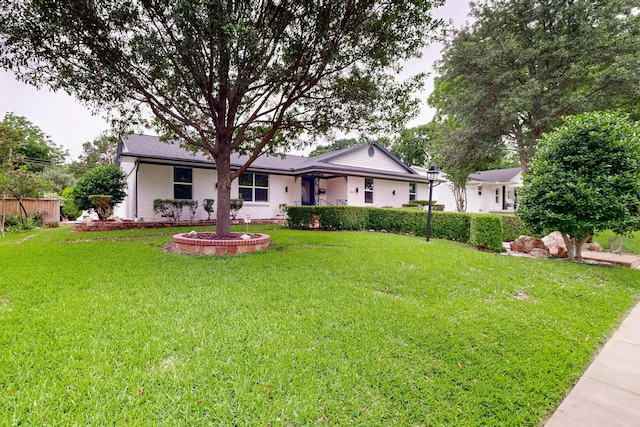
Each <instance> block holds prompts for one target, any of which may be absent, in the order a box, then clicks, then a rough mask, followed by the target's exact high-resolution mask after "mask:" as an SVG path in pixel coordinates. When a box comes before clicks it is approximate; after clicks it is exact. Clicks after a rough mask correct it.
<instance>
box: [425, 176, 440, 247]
mask: <svg viewBox="0 0 640 427" xmlns="http://www.w3.org/2000/svg"><path fill="white" fill-rule="evenodd" d="M439 172H440V171H439V170H437V169H435V168H434V167H431V168H429V170H428V171H427V179H428V180H429V208H428V211H427V242H428V241H429V238H430V237H431V200H432V199H433V183H434V182H436V181H437V182H438V184H440V181H438V173H439ZM436 185H437V184H436Z"/></svg>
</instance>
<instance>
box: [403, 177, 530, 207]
mask: <svg viewBox="0 0 640 427" xmlns="http://www.w3.org/2000/svg"><path fill="white" fill-rule="evenodd" d="M411 169H413V170H415V171H416V172H418V173H419V174H421V175H426V172H427V168H424V167H420V166H412V167H411ZM438 180H439V181H440V184H439V185H437V186H434V187H433V200H435V201H437V203H438V204H441V205H444V210H445V211H449V212H454V211H455V210H456V201H455V198H454V196H453V189H452V187H451V183H450V182H449V181H448V180H447V176H446V174H445V173H440V175H439V176H438ZM521 186H522V168H509V169H496V170H490V171H481V172H476V173H474V174H471V175H469V177H468V179H467V209H466V212H475V213H479V212H485V213H513V212H514V211H515V207H516V196H517V188H518V187H521ZM426 198H428V195H427V197H425V199H426Z"/></svg>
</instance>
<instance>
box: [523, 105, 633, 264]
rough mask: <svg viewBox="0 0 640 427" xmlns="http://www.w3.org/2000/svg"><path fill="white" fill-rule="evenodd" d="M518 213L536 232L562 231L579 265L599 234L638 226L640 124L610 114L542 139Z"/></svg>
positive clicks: (583, 118)
mask: <svg viewBox="0 0 640 427" xmlns="http://www.w3.org/2000/svg"><path fill="white" fill-rule="evenodd" d="M516 213H517V215H518V216H519V217H520V218H521V219H522V220H523V221H524V222H525V223H526V224H527V225H528V226H530V227H531V228H532V229H533V230H534V231H536V232H542V231H554V230H557V231H560V232H561V233H562V237H563V239H564V241H565V243H566V245H567V251H568V253H569V258H570V259H575V260H578V261H580V260H582V254H581V250H582V245H583V244H584V243H585V242H586V241H587V240H588V239H589V237H591V236H592V235H593V234H594V232H596V231H602V230H606V229H613V230H619V229H620V227H628V226H629V225H630V224H636V226H637V224H638V220H639V219H640V124H639V123H637V122H631V121H629V118H628V117H627V116H624V115H621V114H619V113H611V112H596V113H586V114H582V115H578V116H574V117H569V118H566V119H565V121H564V124H563V125H562V126H560V127H558V128H557V129H555V130H553V131H551V132H549V133H548V134H547V135H545V136H544V137H543V138H541V140H540V142H539V148H538V153H537V154H536V157H535V158H534V160H533V162H532V164H531V172H530V173H529V174H526V175H524V177H523V187H522V189H520V191H519V192H518V209H517V211H516Z"/></svg>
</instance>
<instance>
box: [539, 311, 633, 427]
mask: <svg viewBox="0 0 640 427" xmlns="http://www.w3.org/2000/svg"><path fill="white" fill-rule="evenodd" d="M573 426H575V427H601V426H607V427H618V426H619V427H629V426H640V304H638V305H637V306H636V307H635V308H634V309H633V310H632V311H631V313H629V315H628V316H627V317H626V318H625V320H624V321H623V322H622V325H620V327H619V328H618V330H617V331H616V332H615V333H614V334H613V336H612V337H611V339H609V341H608V342H607V343H606V344H605V346H604V347H603V348H602V350H601V351H600V353H599V354H598V355H597V356H596V358H595V359H594V361H593V362H592V363H591V365H590V366H589V368H588V369H587V371H586V372H585V373H584V375H583V376H582V377H581V378H580V380H579V381H578V383H577V384H576V385H575V387H574V388H573V390H571V393H569V395H568V396H567V398H566V399H565V400H564V401H563V402H562V404H561V405H560V407H558V409H557V410H556V411H555V413H554V414H553V416H551V418H550V419H549V421H548V422H547V423H546V425H545V427H573Z"/></svg>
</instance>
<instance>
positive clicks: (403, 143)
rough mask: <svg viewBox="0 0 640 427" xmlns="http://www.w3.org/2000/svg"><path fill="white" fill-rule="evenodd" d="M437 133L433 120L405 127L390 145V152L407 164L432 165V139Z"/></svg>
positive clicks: (436, 125)
mask: <svg viewBox="0 0 640 427" xmlns="http://www.w3.org/2000/svg"><path fill="white" fill-rule="evenodd" d="M437 135H438V124H437V123H435V122H431V123H428V124H426V125H419V126H416V127H413V128H410V129H405V130H403V131H402V132H400V137H399V138H398V139H397V140H396V141H395V142H394V144H393V145H392V147H391V153H393V155H394V156H396V157H397V158H399V159H400V160H402V161H403V162H404V163H405V164H407V165H409V166H427V167H430V166H433V162H432V160H433V152H434V147H433V144H434V142H433V141H434V139H435V138H437Z"/></svg>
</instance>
